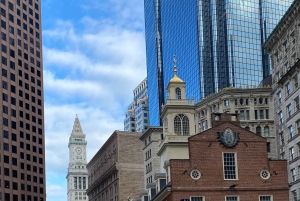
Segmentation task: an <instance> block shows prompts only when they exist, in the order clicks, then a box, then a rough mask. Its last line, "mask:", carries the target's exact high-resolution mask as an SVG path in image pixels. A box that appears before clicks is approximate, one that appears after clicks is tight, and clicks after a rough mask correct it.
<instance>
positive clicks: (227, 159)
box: [223, 153, 237, 180]
mask: <svg viewBox="0 0 300 201" xmlns="http://www.w3.org/2000/svg"><path fill="white" fill-rule="evenodd" d="M235 156H236V153H223V169H224V179H225V180H226V179H237V167H236V157H235Z"/></svg>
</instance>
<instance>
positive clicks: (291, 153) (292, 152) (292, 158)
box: [290, 147, 295, 160]
mask: <svg viewBox="0 0 300 201" xmlns="http://www.w3.org/2000/svg"><path fill="white" fill-rule="evenodd" d="M294 159H295V150H294V147H292V148H290V160H294Z"/></svg>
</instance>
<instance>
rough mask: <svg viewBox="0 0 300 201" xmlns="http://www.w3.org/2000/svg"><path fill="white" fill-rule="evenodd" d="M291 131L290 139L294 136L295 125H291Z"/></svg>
mask: <svg viewBox="0 0 300 201" xmlns="http://www.w3.org/2000/svg"><path fill="white" fill-rule="evenodd" d="M289 131H290V139H292V138H293V137H294V127H293V126H290V127H289Z"/></svg>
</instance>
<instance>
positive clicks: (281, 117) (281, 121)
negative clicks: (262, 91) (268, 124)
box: [278, 111, 283, 124]
mask: <svg viewBox="0 0 300 201" xmlns="http://www.w3.org/2000/svg"><path fill="white" fill-rule="evenodd" d="M278 116H279V122H280V124H283V114H282V111H280V112H279V114H278Z"/></svg>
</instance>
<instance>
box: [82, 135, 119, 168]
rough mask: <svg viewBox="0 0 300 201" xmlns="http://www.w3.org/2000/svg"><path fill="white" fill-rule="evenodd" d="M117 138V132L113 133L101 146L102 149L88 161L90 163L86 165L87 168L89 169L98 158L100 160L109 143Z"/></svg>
mask: <svg viewBox="0 0 300 201" xmlns="http://www.w3.org/2000/svg"><path fill="white" fill-rule="evenodd" d="M116 138H117V131H114V132H113V134H111V136H110V137H109V138H108V140H106V142H105V143H104V144H103V145H102V147H101V148H100V149H99V150H98V151H97V153H96V154H95V155H94V157H93V158H92V159H91V160H90V162H89V163H88V164H87V168H89V167H90V166H91V165H92V164H93V163H94V162H97V161H98V158H100V157H101V156H102V155H103V154H104V152H105V150H106V149H107V148H108V147H109V146H110V145H111V143H112V142H113V141H114V140H115V139H116Z"/></svg>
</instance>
